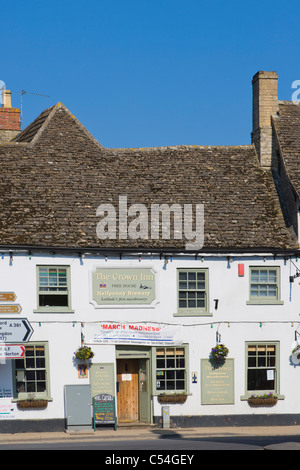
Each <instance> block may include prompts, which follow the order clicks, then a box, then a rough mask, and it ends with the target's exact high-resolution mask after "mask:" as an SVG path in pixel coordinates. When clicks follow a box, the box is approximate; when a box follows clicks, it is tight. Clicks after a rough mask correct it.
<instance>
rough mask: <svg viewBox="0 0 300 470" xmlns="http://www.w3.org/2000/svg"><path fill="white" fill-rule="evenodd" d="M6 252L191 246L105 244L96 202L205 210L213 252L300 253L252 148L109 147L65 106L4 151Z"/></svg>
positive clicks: (1, 232) (1, 241)
mask: <svg viewBox="0 0 300 470" xmlns="http://www.w3.org/2000/svg"><path fill="white" fill-rule="evenodd" d="M0 174H1V180H0V198H1V211H0V247H1V246H2V247H3V246H8V245H9V246H26V247H37V246H38V247H53V248H55V247H56V248H66V247H68V248H74V249H80V248H85V249H89V248H90V249H92V248H104V247H107V248H116V249H120V250H122V249H136V250H151V249H161V250H167V249H174V250H184V249H185V243H186V240H185V239H179V240H176V239H175V240H174V237H173V236H172V233H171V237H170V239H169V240H163V239H161V237H159V239H158V240H152V239H150V238H149V239H148V240H141V239H136V240H134V239H131V238H128V239H125V240H123V239H122V240H119V238H118V237H117V238H116V239H115V240H109V239H108V240H100V239H99V238H97V234H96V226H97V223H98V222H99V220H100V218H99V217H97V216H96V210H97V207H98V206H99V205H100V204H108V203H110V204H113V206H114V207H115V208H116V210H117V209H118V201H119V196H127V199H128V201H127V202H128V207H129V206H131V205H132V204H135V203H137V204H144V205H145V206H146V207H147V208H149V211H150V205H151V204H163V203H165V204H168V205H169V206H171V205H172V204H174V203H175V204H180V205H181V207H183V205H184V204H193V207H194V208H195V205H196V204H204V216H205V225H204V247H203V249H202V251H207V250H220V251H222V250H231V249H232V250H234V249H239V250H248V249H265V250H273V249H278V250H280V249H285V248H291V249H293V248H295V247H296V246H297V241H296V239H295V236H294V234H293V232H292V231H291V230H290V229H288V228H287V227H286V225H285V223H284V219H283V216H282V213H281V209H280V205H279V202H278V198H277V194H276V189H275V186H274V183H273V179H272V176H271V173H270V172H268V171H266V170H263V169H261V168H260V166H259V163H258V160H257V156H256V154H255V151H254V148H253V147H252V146H239V147H201V146H174V147H172V146H169V147H157V148H138V149H107V148H103V147H102V146H101V145H100V144H99V143H98V142H97V141H96V140H95V139H94V138H93V137H92V136H91V135H90V134H89V133H88V131H87V130H86V129H85V128H84V127H83V126H82V125H81V124H80V123H79V122H78V120H77V119H76V118H74V116H72V114H71V113H70V112H69V111H68V110H67V109H66V108H65V107H64V105H62V104H58V105H56V106H54V107H53V108H49V110H47V111H45V112H44V113H42V115H41V116H40V117H39V118H38V119H37V120H36V121H34V123H33V124H32V125H30V126H29V128H27V129H25V130H24V131H23V132H22V133H21V134H20V135H19V137H18V138H17V139H16V141H15V142H12V143H10V144H7V145H2V146H0Z"/></svg>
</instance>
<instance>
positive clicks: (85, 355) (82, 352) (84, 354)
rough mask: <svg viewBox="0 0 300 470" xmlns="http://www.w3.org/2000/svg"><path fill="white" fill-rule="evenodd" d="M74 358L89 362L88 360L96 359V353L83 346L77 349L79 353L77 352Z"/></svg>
mask: <svg viewBox="0 0 300 470" xmlns="http://www.w3.org/2000/svg"><path fill="white" fill-rule="evenodd" d="M74 356H75V358H76V359H79V360H80V361H87V360H88V359H92V357H94V353H93V351H92V350H91V348H89V347H88V346H81V347H80V348H78V349H77V351H75V353H74Z"/></svg>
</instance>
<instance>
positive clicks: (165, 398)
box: [157, 393, 187, 404]
mask: <svg viewBox="0 0 300 470" xmlns="http://www.w3.org/2000/svg"><path fill="white" fill-rule="evenodd" d="M186 399H187V395H186V394H185V393H173V394H172V395H164V394H162V395H158V396H157V400H158V402H159V403H162V404H164V403H170V404H176V403H185V402H186Z"/></svg>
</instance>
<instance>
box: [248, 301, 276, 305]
mask: <svg viewBox="0 0 300 470" xmlns="http://www.w3.org/2000/svg"><path fill="white" fill-rule="evenodd" d="M283 304H284V302H283V300H247V301H246V305H283Z"/></svg>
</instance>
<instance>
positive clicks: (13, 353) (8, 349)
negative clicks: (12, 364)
mask: <svg viewBox="0 0 300 470" xmlns="http://www.w3.org/2000/svg"><path fill="white" fill-rule="evenodd" d="M24 353H25V346H24V345H23V344H0V359H20V358H21V357H24Z"/></svg>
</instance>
